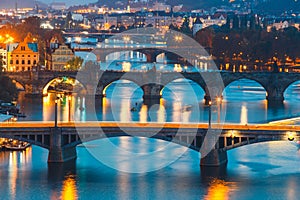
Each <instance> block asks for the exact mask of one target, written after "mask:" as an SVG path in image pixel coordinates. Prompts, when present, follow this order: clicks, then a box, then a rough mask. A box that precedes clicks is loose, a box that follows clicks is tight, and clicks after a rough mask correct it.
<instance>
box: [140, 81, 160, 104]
mask: <svg viewBox="0 0 300 200" xmlns="http://www.w3.org/2000/svg"><path fill="white" fill-rule="evenodd" d="M161 88H162V86H161V85H158V84H155V83H149V84H146V85H143V86H142V90H143V91H144V95H143V99H144V100H145V101H148V100H159V99H160V98H161V95H160V91H161Z"/></svg>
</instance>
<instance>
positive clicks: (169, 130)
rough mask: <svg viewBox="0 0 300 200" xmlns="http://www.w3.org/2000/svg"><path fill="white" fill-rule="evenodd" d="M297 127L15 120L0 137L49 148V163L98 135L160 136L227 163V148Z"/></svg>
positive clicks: (288, 135) (206, 161)
mask: <svg viewBox="0 0 300 200" xmlns="http://www.w3.org/2000/svg"><path fill="white" fill-rule="evenodd" d="M299 131H300V127H299V126H287V125H271V124H261V125H258V124H257V125H239V124H225V125H224V124H212V126H211V127H210V128H209V127H208V124H182V123H164V124H162V123H135V122H129V123H120V122H59V123H58V127H54V122H33V121H31V122H16V123H7V122H5V123H0V137H3V138H11V139H16V140H20V141H26V142H29V143H31V144H33V145H37V146H40V147H43V148H46V149H48V150H49V155H48V162H50V163H51V162H54V163H56V162H65V161H68V160H72V159H74V158H76V156H77V153H76V146H77V145H79V144H81V143H84V142H88V141H93V140H97V139H101V138H110V137H120V136H133V137H135V136H138V137H148V138H156V139H162V140H165V141H169V142H173V143H177V144H180V145H183V146H186V147H188V148H191V149H193V150H196V151H198V152H199V151H200V153H201V161H200V164H201V165H203V166H219V165H222V164H225V163H227V160H228V159H227V150H230V149H233V148H237V147H241V146H244V145H249V144H253V143H259V142H267V141H288V140H295V141H299V140H300V132H299Z"/></svg>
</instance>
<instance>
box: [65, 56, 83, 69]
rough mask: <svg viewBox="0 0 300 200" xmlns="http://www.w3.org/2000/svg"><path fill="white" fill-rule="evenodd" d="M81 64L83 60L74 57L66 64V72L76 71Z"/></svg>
mask: <svg viewBox="0 0 300 200" xmlns="http://www.w3.org/2000/svg"><path fill="white" fill-rule="evenodd" d="M82 63H83V59H82V58H80V57H78V56H76V57H75V58H73V59H71V60H69V61H68V62H67V64H66V68H65V69H66V70H68V71H78V70H79V69H80V68H81V66H82Z"/></svg>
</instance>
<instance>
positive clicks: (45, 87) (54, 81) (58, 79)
mask: <svg viewBox="0 0 300 200" xmlns="http://www.w3.org/2000/svg"><path fill="white" fill-rule="evenodd" d="M62 82H66V83H67V84H68V85H72V86H73V87H72V88H69V89H68V91H71V92H84V91H86V89H87V88H86V86H85V85H84V84H82V83H81V82H79V81H78V80H77V79H76V77H73V76H57V77H55V78H52V79H50V80H47V81H46V84H44V85H43V87H42V94H43V96H47V95H48V91H49V89H50V90H51V89H52V90H54V89H55V88H54V87H53V86H54V85H56V84H60V83H62ZM74 86H75V87H74ZM77 86H79V87H77ZM61 89H62V90H63V88H61Z"/></svg>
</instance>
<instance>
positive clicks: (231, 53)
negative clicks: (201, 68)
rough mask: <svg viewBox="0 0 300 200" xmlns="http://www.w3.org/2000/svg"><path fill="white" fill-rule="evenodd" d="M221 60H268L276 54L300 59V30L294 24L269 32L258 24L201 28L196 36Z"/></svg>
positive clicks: (277, 57)
mask: <svg viewBox="0 0 300 200" xmlns="http://www.w3.org/2000/svg"><path fill="white" fill-rule="evenodd" d="M195 39H196V40H197V41H198V42H199V43H200V44H201V45H203V46H204V47H206V48H212V54H213V56H214V57H215V58H217V61H219V62H221V63H234V62H236V61H239V62H243V63H246V62H248V63H252V64H253V63H254V62H258V61H259V62H260V63H267V62H270V61H273V58H276V59H278V61H279V62H281V63H284V62H285V60H286V59H287V58H289V59H292V60H296V59H297V58H299V55H300V49H299V46H300V31H298V30H297V29H296V28H293V27H290V28H286V29H284V30H278V31H277V30H274V29H273V30H272V31H270V32H267V31H266V30H263V29H261V28H257V27H256V26H252V27H251V26H250V27H244V28H239V29H234V28H232V29H228V27H227V26H226V25H224V27H222V28H221V29H215V30H210V28H206V29H203V30H201V31H199V32H198V33H197V35H196V38H195Z"/></svg>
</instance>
